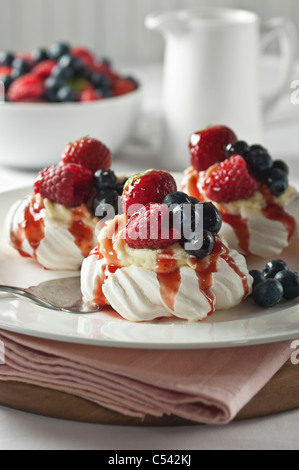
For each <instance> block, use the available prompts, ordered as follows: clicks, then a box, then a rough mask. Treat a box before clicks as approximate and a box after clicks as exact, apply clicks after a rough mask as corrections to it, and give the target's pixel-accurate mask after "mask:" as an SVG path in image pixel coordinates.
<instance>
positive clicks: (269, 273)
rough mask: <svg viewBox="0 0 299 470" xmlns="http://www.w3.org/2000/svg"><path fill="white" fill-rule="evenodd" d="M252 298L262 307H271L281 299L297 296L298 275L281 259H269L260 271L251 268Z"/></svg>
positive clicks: (298, 287)
mask: <svg viewBox="0 0 299 470" xmlns="http://www.w3.org/2000/svg"><path fill="white" fill-rule="evenodd" d="M250 275H251V276H252V277H253V294H252V295H253V299H254V301H255V302H256V303H257V305H259V306H260V307H263V308H271V307H274V306H275V305H277V304H279V302H280V301H281V300H282V299H285V300H293V299H296V298H297V297H299V275H298V273H297V272H293V271H291V270H290V269H289V267H288V265H287V264H286V263H285V261H283V260H282V259H274V260H272V261H269V262H268V263H267V264H266V266H265V267H264V269H263V270H262V271H259V270H252V271H250Z"/></svg>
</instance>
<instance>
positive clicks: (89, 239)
mask: <svg viewBox="0 0 299 470" xmlns="http://www.w3.org/2000/svg"><path fill="white" fill-rule="evenodd" d="M85 210H86V209H85V206H80V207H78V208H76V209H74V210H73V211H72V221H71V224H70V226H69V231H70V233H71V234H72V235H73V237H74V239H75V243H76V245H77V246H78V248H79V249H80V251H81V253H82V256H83V257H84V258H86V256H88V254H89V253H90V251H91V250H92V249H93V247H94V229H93V228H92V227H91V226H89V225H87V224H86V223H84V222H83V219H84V212H85Z"/></svg>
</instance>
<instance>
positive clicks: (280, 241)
mask: <svg viewBox="0 0 299 470" xmlns="http://www.w3.org/2000/svg"><path fill="white" fill-rule="evenodd" d="M203 175H204V173H198V172H197V171H195V170H194V169H188V170H187V171H186V172H185V177H184V179H183V182H182V190H183V191H185V192H186V193H187V194H189V195H190V196H194V197H197V198H198V199H199V200H201V201H206V200H208V198H207V197H206V195H205V192H204V190H203V188H202V180H203ZM213 203H214V204H215V206H216V207H217V208H218V210H219V211H220V213H221V216H222V219H223V224H222V229H221V231H220V235H222V236H223V237H224V239H225V240H226V241H227V243H228V245H229V246H230V248H233V249H236V250H238V251H239V252H241V253H242V254H244V255H248V254H251V255H255V256H260V257H264V258H268V257H273V256H277V255H279V254H280V253H281V252H282V251H283V250H284V248H286V247H287V246H288V245H289V243H290V241H291V240H294V239H298V238H299V194H298V192H297V191H296V189H295V188H293V187H292V186H289V188H288V189H287V191H286V192H285V194H283V195H282V196H280V197H274V196H270V197H269V196H268V195H266V194H264V193H263V191H260V190H258V191H256V192H255V193H254V195H253V196H252V197H250V198H248V199H242V200H239V201H233V202H230V203H227V204H224V203H223V204H222V203H221V204H220V203H217V202H214V201H213Z"/></svg>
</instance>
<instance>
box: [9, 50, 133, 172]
mask: <svg viewBox="0 0 299 470" xmlns="http://www.w3.org/2000/svg"><path fill="white" fill-rule="evenodd" d="M141 88H142V87H141V84H140V82H139V81H138V80H137V79H136V78H135V77H132V76H129V75H127V74H125V73H124V72H119V71H117V70H116V69H115V68H114V66H113V64H112V62H111V60H109V59H106V58H98V57H97V55H96V54H95V53H94V52H93V51H91V50H89V49H87V48H85V47H77V46H72V45H70V44H67V43H64V42H56V43H54V44H52V45H51V46H50V47H48V48H40V49H35V50H33V51H31V52H28V53H12V52H7V51H3V52H0V92H1V104H2V105H1V106H0V163H3V164H8V165H10V166H17V167H23V168H40V167H43V166H45V165H51V164H52V163H53V162H55V159H56V158H57V153H58V152H59V149H61V147H62V146H65V145H66V144H67V143H68V141H69V138H70V136H72V135H74V136H78V135H81V136H82V137H83V136H85V135H87V134H92V135H94V136H96V137H97V138H98V139H99V140H102V141H105V142H107V144H108V145H109V148H110V149H111V151H112V152H113V153H115V152H117V151H118V150H119V149H120V148H121V147H122V146H123V144H124V143H125V142H126V141H127V139H128V138H129V137H130V135H131V133H132V131H133V129H134V126H135V124H136V121H137V118H138V115H139V113H140V109H141V103H142V89H141Z"/></svg>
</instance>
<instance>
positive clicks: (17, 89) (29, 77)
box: [7, 73, 45, 102]
mask: <svg viewBox="0 0 299 470" xmlns="http://www.w3.org/2000/svg"><path fill="white" fill-rule="evenodd" d="M44 93H45V85H44V81H43V80H42V79H41V78H40V77H37V76H36V75H33V74H32V73H27V74H25V75H22V76H21V77H19V78H17V79H16V80H15V81H14V82H13V83H12V84H11V86H10V88H9V90H8V93H7V96H8V99H9V101H16V102H17V101H23V100H28V99H30V98H33V100H35V99H36V98H42V97H43V95H44Z"/></svg>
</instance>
